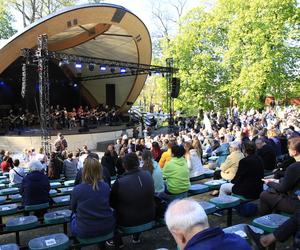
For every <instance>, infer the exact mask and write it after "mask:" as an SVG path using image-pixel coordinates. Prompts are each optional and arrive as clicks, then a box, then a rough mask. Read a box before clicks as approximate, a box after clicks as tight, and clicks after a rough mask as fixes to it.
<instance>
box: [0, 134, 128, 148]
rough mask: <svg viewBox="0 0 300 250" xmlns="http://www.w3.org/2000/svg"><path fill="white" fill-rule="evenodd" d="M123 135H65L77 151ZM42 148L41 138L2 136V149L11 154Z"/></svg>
mask: <svg viewBox="0 0 300 250" xmlns="http://www.w3.org/2000/svg"><path fill="white" fill-rule="evenodd" d="M126 132H127V134H128V136H129V137H131V136H132V129H126ZM121 134H122V130H119V131H112V132H102V133H93V134H76V135H65V138H66V139H67V141H68V146H69V147H68V149H69V150H72V151H73V150H75V149H77V148H82V146H83V145H87V146H88V148H90V149H96V148H97V143H98V142H104V141H109V140H116V139H117V138H118V137H120V136H121ZM55 140H56V136H52V138H51V142H52V143H54V141H55ZM40 146H41V138H40V136H1V137H0V149H4V150H9V151H11V152H15V153H17V152H21V151H23V150H24V149H25V148H35V149H37V150H38V149H39V148H40Z"/></svg>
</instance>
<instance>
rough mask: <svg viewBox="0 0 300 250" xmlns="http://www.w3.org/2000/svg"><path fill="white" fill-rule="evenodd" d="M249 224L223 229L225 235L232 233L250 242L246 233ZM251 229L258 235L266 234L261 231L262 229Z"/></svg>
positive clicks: (252, 227)
mask: <svg viewBox="0 0 300 250" xmlns="http://www.w3.org/2000/svg"><path fill="white" fill-rule="evenodd" d="M246 226H247V224H237V225H233V226H231V227H226V228H224V229H223V231H224V233H231V234H237V235H239V236H241V237H242V238H244V239H247V240H248V237H247V234H246V232H245V228H246ZM249 226H250V227H251V229H252V230H253V231H254V232H255V233H258V234H264V231H263V230H261V229H260V228H257V227H254V226H251V225H249Z"/></svg>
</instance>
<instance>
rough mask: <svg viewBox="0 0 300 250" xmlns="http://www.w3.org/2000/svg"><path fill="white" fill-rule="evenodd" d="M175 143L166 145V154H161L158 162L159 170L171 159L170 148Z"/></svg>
mask: <svg viewBox="0 0 300 250" xmlns="http://www.w3.org/2000/svg"><path fill="white" fill-rule="evenodd" d="M174 144H175V143H174V142H169V143H168V150H167V151H166V152H163V153H162V155H161V158H160V160H159V166H160V167H161V168H163V167H164V166H165V164H166V163H167V162H168V161H170V160H171V157H172V151H171V148H172V146H173V145H174Z"/></svg>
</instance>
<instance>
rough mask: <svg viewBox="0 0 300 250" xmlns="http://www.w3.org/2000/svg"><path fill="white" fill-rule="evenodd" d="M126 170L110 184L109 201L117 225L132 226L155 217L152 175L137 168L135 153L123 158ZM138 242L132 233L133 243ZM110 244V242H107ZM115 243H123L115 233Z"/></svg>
mask: <svg viewBox="0 0 300 250" xmlns="http://www.w3.org/2000/svg"><path fill="white" fill-rule="evenodd" d="M123 166H124V168H125V170H126V172H125V173H124V174H123V175H122V176H120V177H119V178H118V179H117V180H116V181H115V183H114V184H113V186H112V189H111V196H110V202H111V207H112V208H114V209H115V215H116V220H117V225H118V226H122V227H132V226H138V225H142V224H146V223H149V222H151V221H153V220H154V218H155V205H154V182H153V179H152V176H151V175H150V174H149V173H148V172H146V171H144V170H141V169H140V168H139V159H138V157H137V155H136V154H134V153H129V154H127V155H125V156H124V158H123ZM138 242H139V235H134V237H133V243H138ZM108 244H109V245H112V242H108ZM115 244H116V245H118V246H119V247H120V246H122V245H123V242H122V238H121V237H120V236H119V235H117V236H116V238H115Z"/></svg>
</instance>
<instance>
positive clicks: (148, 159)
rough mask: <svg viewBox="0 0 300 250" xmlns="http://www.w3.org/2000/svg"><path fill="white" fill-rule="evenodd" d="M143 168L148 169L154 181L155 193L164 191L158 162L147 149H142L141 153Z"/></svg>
mask: <svg viewBox="0 0 300 250" xmlns="http://www.w3.org/2000/svg"><path fill="white" fill-rule="evenodd" d="M142 159H143V164H144V165H143V170H146V171H149V173H150V174H151V176H152V178H153V181H154V190H155V193H161V192H163V191H165V185H164V179H163V175H162V172H161V169H160V167H159V165H158V163H157V162H156V161H155V160H154V159H153V158H152V153H151V152H150V151H149V150H144V152H143V154H142Z"/></svg>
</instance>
